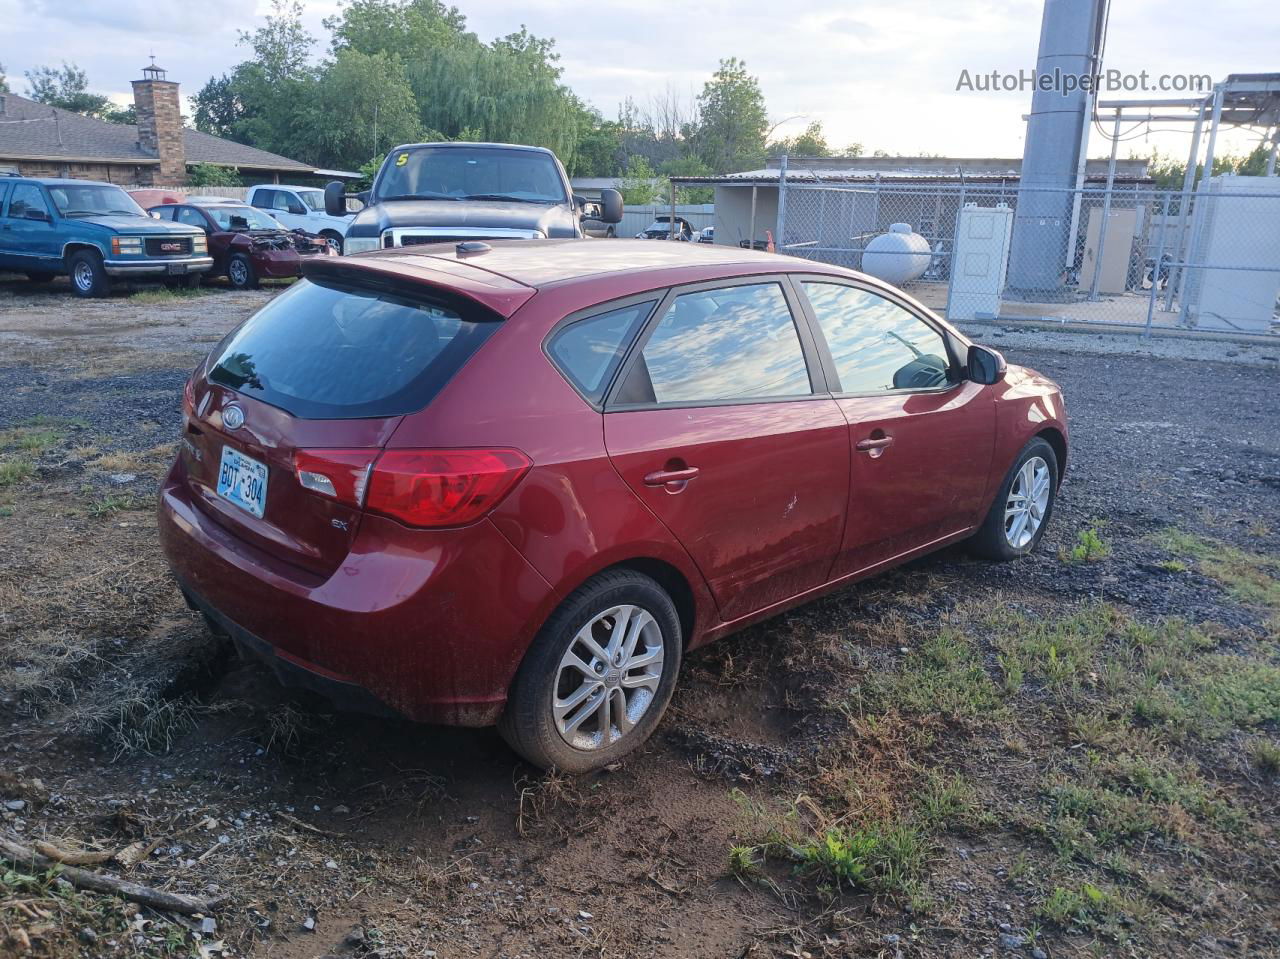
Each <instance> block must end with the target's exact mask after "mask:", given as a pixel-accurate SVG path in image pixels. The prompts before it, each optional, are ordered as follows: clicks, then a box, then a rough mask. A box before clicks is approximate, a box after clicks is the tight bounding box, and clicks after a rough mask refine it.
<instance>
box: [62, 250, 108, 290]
mask: <svg viewBox="0 0 1280 959" xmlns="http://www.w3.org/2000/svg"><path fill="white" fill-rule="evenodd" d="M67 272H68V273H70V274H71V289H72V290H74V291H75V294H76V296H84V297H91V296H106V295H107V294H108V293H110V292H111V281H110V279H108V277H107V271H106V270H105V269H103V266H102V255H101V254H100V253H98V251H97V250H76V252H74V253H72V254H71V256H70V257H69V258H68V259H67Z"/></svg>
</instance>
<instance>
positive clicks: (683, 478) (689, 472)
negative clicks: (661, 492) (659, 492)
mask: <svg viewBox="0 0 1280 959" xmlns="http://www.w3.org/2000/svg"><path fill="white" fill-rule="evenodd" d="M697 475H698V467H696V466H686V467H685V468H684V469H678V470H656V471H654V472H652V473H648V474H646V475H645V478H644V485H645V486H665V487H666V488H667V489H669V490H681V489H684V484H685V483H687V482H689V480H691V479H693V478H694V477H696V476H697Z"/></svg>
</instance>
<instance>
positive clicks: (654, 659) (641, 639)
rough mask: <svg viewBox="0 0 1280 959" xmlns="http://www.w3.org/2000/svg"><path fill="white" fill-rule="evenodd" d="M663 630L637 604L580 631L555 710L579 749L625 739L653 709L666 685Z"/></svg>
mask: <svg viewBox="0 0 1280 959" xmlns="http://www.w3.org/2000/svg"><path fill="white" fill-rule="evenodd" d="M662 669H663V645H662V630H661V628H660V627H659V626H658V622H657V620H656V619H654V617H653V616H652V615H651V614H650V613H649V612H648V611H647V610H645V609H643V608H642V607H639V606H632V605H622V606H614V607H611V608H610V609H607V610H605V611H604V612H602V613H600V614H599V615H597V616H596V617H595V618H593V619H592V620H591V621H590V622H589V623H587V624H586V625H585V626H583V627H582V628H581V629H580V630H578V632H577V634H576V635H575V636H574V637H573V640H572V641H571V642H570V643H569V648H568V649H566V650H565V653H564V656H563V657H562V658H561V660H560V668H559V670H558V671H557V673H556V686H555V692H554V698H553V701H552V712H553V714H554V718H555V724H556V729H557V730H558V731H559V733H560V735H561V737H562V738H563V739H564V741H565V742H567V743H568V744H569V745H570V746H573V747H574V748H575V749H584V750H590V749H600V748H602V747H605V746H609V745H612V744H613V743H616V742H617V741H618V740H620V739H621V738H622V737H623V736H626V735H627V734H628V733H629V732H631V730H632V729H634V728H635V726H636V724H637V723H638V722H639V721H640V719H641V718H642V717H643V716H644V714H645V713H646V712H647V711H648V710H649V707H650V705H652V703H653V700H654V697H655V696H656V695H657V692H658V685H659V683H660V682H661V681H662Z"/></svg>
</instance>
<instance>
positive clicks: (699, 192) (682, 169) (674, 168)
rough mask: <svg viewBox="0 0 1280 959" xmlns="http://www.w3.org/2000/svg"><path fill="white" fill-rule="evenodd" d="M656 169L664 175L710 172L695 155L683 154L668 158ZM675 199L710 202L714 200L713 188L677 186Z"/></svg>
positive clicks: (698, 174)
mask: <svg viewBox="0 0 1280 959" xmlns="http://www.w3.org/2000/svg"><path fill="white" fill-rule="evenodd" d="M658 169H659V172H660V173H661V174H662V175H663V176H665V177H673V176H708V175H710V174H711V172H712V171H711V168H710V167H708V166H707V165H706V164H705V163H703V162H702V160H700V159H699V158H698V157H696V156H683V157H677V158H676V159H674V160H668V161H666V162H665V163H663V164H662V166H660V167H659V168H658ZM676 199H677V200H678V201H679V202H681V203H712V202H714V201H715V189H714V188H713V187H709V186H682V187H677V188H676Z"/></svg>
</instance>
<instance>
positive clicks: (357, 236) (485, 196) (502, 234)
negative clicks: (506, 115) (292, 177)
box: [325, 143, 622, 255]
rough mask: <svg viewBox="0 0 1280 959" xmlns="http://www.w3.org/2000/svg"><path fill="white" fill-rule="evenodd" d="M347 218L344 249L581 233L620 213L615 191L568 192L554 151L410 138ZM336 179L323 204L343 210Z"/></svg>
mask: <svg viewBox="0 0 1280 959" xmlns="http://www.w3.org/2000/svg"><path fill="white" fill-rule="evenodd" d="M355 198H356V199H358V200H360V201H362V202H363V203H364V204H365V207H364V209H363V210H361V211H360V212H359V213H358V214H357V215H356V217H355V219H354V220H352V221H351V225H350V227H349V228H348V230H347V235H346V238H345V240H344V245H343V252H344V253H346V254H348V255H349V254H352V253H364V252H367V251H369V250H379V249H383V248H385V247H394V246H409V245H410V244H414V243H445V242H461V241H464V240H491V239H520V240H533V239H549V238H553V237H584V236H587V235H588V234H587V233H586V231H585V230H584V229H583V225H582V221H583V220H584V219H587V218H590V219H592V220H599V221H601V222H604V223H617V222H618V221H619V220H621V219H622V196H621V194H619V193H618V192H617V191H616V190H604V191H602V194H601V198H600V202H599V203H591V202H588V201H587V200H585V199H583V198H582V197H578V196H574V194H573V192H572V190H570V188H569V178H568V176H566V175H565V172H564V167H563V166H561V165H560V161H559V160H558V159H557V158H556V155H555V154H554V153H552V152H551V151H550V150H544V149H542V148H541V147H529V146H513V145H511V144H506V143H414V144H407V145H405V146H398V147H396V148H395V149H394V150H392V151H391V152H390V153H388V154H387V158H386V160H384V161H383V163H382V168H381V169H380V170H378V175H377V177H375V178H374V181H373V186H372V188H371V189H370V190H369V191H367V192H365V193H358V194H356V195H355ZM346 201H347V195H346V194H345V193H344V191H343V186H342V184H341V183H337V182H334V183H330V184H329V185H328V186H327V187H326V188H325V210H326V212H328V213H329V214H330V215H332V216H340V215H342V214H343V213H344V212H345V211H346V208H347V206H346Z"/></svg>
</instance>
